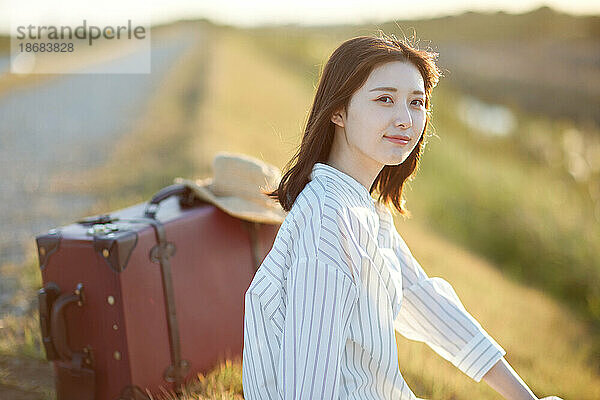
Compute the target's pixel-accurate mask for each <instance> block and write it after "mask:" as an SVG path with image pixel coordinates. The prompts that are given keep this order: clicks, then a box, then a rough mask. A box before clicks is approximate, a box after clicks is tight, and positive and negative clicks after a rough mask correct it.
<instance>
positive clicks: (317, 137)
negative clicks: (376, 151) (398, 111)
mask: <svg viewBox="0 0 600 400" xmlns="http://www.w3.org/2000/svg"><path fill="white" fill-rule="evenodd" d="M380 33H381V35H380V37H371V36H358V37H354V38H352V39H349V40H347V41H345V42H343V43H342V44H341V45H340V46H339V47H338V48H337V49H335V50H334V52H333V53H332V54H331V56H330V58H329V60H328V61H327V63H326V65H325V67H324V68H323V72H322V75H321V78H320V79H319V84H318V87H317V92H316V94H315V98H314V101H313V104H312V107H311V111H310V115H309V118H308V120H307V123H306V128H305V130H304V136H303V137H302V143H301V144H300V146H299V148H298V150H297V152H296V154H295V155H294V157H293V158H292V159H291V160H290V161H289V162H288V163H287V165H286V167H285V168H284V170H287V172H285V173H284V174H283V176H282V179H281V181H280V184H279V187H278V188H277V189H275V190H273V191H271V192H264V193H265V194H266V195H267V196H269V197H271V198H274V199H276V200H277V201H278V202H279V203H280V204H281V206H282V208H283V209H284V210H285V211H289V210H290V209H291V208H292V205H293V204H294V201H295V200H296V197H298V195H299V194H300V192H301V191H302V190H303V189H304V187H305V186H306V184H307V183H308V182H309V180H310V179H309V177H310V173H311V172H312V169H313V166H314V165H315V163H317V162H325V161H326V160H327V159H328V157H329V153H330V151H331V146H332V143H333V138H334V133H335V128H334V123H333V122H332V121H331V117H332V116H333V114H334V112H336V111H337V110H339V109H344V110H346V109H347V106H348V103H349V102H350V99H351V97H352V95H353V94H354V92H355V91H356V90H358V89H360V88H361V87H362V85H363V84H364V83H365V82H366V80H367V79H368V77H369V75H370V73H371V71H372V70H373V69H374V68H375V67H377V66H379V65H381V64H383V63H386V62H390V61H403V62H411V63H413V64H414V65H415V66H416V67H417V68H418V70H419V72H420V73H421V75H422V77H423V81H424V86H425V108H426V110H427V112H426V119H425V126H424V128H423V132H422V135H421V136H420V139H419V142H418V143H417V145H416V146H415V148H414V149H413V151H412V153H411V154H410V155H409V156H408V158H407V159H406V160H405V161H404V162H403V163H401V164H398V165H386V166H384V167H383V168H382V170H381V172H380V173H379V174H378V176H377V178H376V179H375V181H374V182H373V185H372V186H371V188H370V189H369V193H371V194H373V192H374V191H375V190H376V191H377V192H378V193H379V196H378V199H377V201H379V202H380V203H383V204H385V205H386V206H387V205H389V203H392V204H393V205H394V207H395V208H396V209H397V210H398V211H399V212H400V214H402V215H404V216H405V217H409V216H410V212H409V211H408V210H407V209H406V208H405V206H404V200H402V189H403V187H404V183H405V182H406V181H407V180H409V178H411V177H412V176H413V175H414V174H415V173H416V170H417V167H418V164H419V160H420V158H421V155H422V153H423V150H424V148H425V142H424V138H425V134H426V131H427V126H428V124H429V120H430V97H431V92H432V89H433V88H434V87H435V86H436V85H437V83H438V81H439V78H440V76H442V74H441V72H440V70H439V68H438V67H437V65H436V64H435V60H436V59H437V57H438V55H439V54H438V53H435V52H431V51H427V50H420V49H418V48H416V47H414V46H413V45H412V44H410V43H408V42H407V41H406V39H405V40H399V39H397V38H396V37H395V36H394V35H391V36H388V35H386V34H384V33H383V32H381V31H380Z"/></svg>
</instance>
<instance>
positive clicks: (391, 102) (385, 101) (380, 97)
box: [377, 96, 393, 104]
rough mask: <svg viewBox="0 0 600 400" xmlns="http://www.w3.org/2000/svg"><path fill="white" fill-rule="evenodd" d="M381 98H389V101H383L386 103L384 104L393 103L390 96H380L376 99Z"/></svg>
mask: <svg viewBox="0 0 600 400" xmlns="http://www.w3.org/2000/svg"><path fill="white" fill-rule="evenodd" d="M381 99H390V102H387V101H384V103H386V104H390V103H393V101H392V98H391V97H390V96H381V97H380V98H378V99H377V101H379V100H381Z"/></svg>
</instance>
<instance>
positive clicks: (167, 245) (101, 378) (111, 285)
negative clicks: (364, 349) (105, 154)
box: [36, 184, 279, 400]
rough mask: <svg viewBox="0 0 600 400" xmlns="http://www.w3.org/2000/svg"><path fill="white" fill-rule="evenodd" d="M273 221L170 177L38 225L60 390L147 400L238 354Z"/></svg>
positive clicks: (61, 399)
mask: <svg viewBox="0 0 600 400" xmlns="http://www.w3.org/2000/svg"><path fill="white" fill-rule="evenodd" d="M278 229H279V225H270V224H260V223H256V222H250V221H245V220H241V219H238V218H235V217H232V216H230V215H229V214H226V213H225V212H223V211H222V210H220V209H219V208H217V207H215V206H214V205H212V204H209V203H206V202H203V201H200V200H198V199H197V198H195V197H194V195H193V194H192V192H191V191H190V190H189V188H188V187H187V186H185V185H182V184H176V185H171V186H168V187H166V188H164V189H163V190H161V191H160V192H158V193H157V194H156V195H155V196H154V197H153V198H152V200H151V201H150V202H148V203H140V204H137V205H134V206H132V207H129V208H126V209H122V210H119V211H116V212H114V213H111V214H109V215H99V216H95V217H90V218H86V219H84V220H82V221H79V222H77V223H74V224H71V225H68V226H65V227H62V228H60V229H52V230H50V231H49V232H48V233H46V234H42V235H38V236H37V237H36V241H37V246H38V253H39V262H40V268H41V274H42V280H43V288H42V289H40V291H39V307H40V326H41V331H42V336H43V342H44V346H45V349H46V355H47V358H48V360H51V361H53V364H54V370H55V382H56V391H57V399H58V400H75V399H76V400H86V399H95V400H105V399H106V400H108V399H110V400H115V399H127V400H129V399H146V398H148V396H147V390H148V391H149V392H150V393H151V394H155V393H159V392H160V389H161V387H162V388H164V389H168V390H173V391H176V392H177V391H178V390H179V389H180V385H181V383H183V382H184V381H185V380H187V379H190V378H193V377H195V376H196V374H197V373H198V372H202V373H206V372H208V371H209V370H210V369H212V368H213V367H215V366H216V365H217V364H218V363H220V362H222V361H224V360H225V359H236V358H237V359H241V354H242V345H243V319H244V318H243V315H244V294H245V292H246V290H247V288H248V286H249V285H250V281H251V280H252V278H253V276H254V273H255V271H256V268H257V267H258V265H260V263H261V262H262V260H263V259H264V257H265V256H266V254H267V253H268V252H269V250H270V249H271V246H272V245H273V241H274V239H275V236H276V234H277V231H278Z"/></svg>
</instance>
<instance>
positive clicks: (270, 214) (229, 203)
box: [175, 178, 287, 224]
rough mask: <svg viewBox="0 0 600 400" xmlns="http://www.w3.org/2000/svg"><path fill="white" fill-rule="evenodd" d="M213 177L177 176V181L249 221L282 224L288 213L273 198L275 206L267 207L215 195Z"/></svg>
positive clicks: (220, 207)
mask: <svg viewBox="0 0 600 400" xmlns="http://www.w3.org/2000/svg"><path fill="white" fill-rule="evenodd" d="M212 182H213V179H212V178H206V179H198V180H195V181H194V180H190V179H184V178H175V183H179V184H184V185H186V186H189V187H190V189H191V190H192V191H193V192H194V194H195V195H196V196H197V197H198V198H200V199H201V200H205V201H207V202H209V203H211V204H214V205H215V206H217V207H218V208H219V209H221V210H223V211H224V212H226V213H227V214H229V215H231V216H233V217H236V218H241V219H245V220H249V221H255V222H261V223H265V224H281V223H282V222H283V220H284V219H285V217H286V216H287V213H286V212H285V210H283V209H282V208H281V207H280V206H278V205H277V204H276V202H275V200H273V207H272V208H271V207H265V206H261V205H259V204H256V203H254V202H251V201H248V200H245V199H242V198H239V197H234V196H215V195H214V193H213V192H212V191H211V190H210V185H211V184H212Z"/></svg>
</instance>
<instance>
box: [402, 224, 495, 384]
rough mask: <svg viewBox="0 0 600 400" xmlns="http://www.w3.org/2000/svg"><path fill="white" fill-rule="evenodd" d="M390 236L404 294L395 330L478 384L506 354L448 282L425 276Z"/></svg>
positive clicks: (420, 268)
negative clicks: (424, 347)
mask: <svg viewBox="0 0 600 400" xmlns="http://www.w3.org/2000/svg"><path fill="white" fill-rule="evenodd" d="M392 237H393V246H394V252H395V253H396V255H397V256H398V259H399V260H400V263H401V266H402V293H403V301H402V306H401V307H400V312H399V313H398V315H397V316H396V318H395V320H394V329H395V330H396V331H397V332H399V333H400V334H402V335H403V336H405V337H406V338H408V339H412V340H416V341H420V342H424V343H426V344H427V345H428V346H429V347H430V348H431V349H433V350H434V351H435V352H436V353H438V354H439V355H440V356H442V357H443V358H445V359H446V360H448V361H450V362H451V363H452V364H453V365H454V366H456V367H457V368H458V369H460V370H461V371H462V372H464V373H465V374H467V375H468V376H469V377H471V378H472V379H473V380H475V381H476V382H480V381H481V378H482V377H483V376H484V375H485V374H486V372H487V371H488V370H490V369H491V368H492V367H493V366H494V364H496V362H497V361H498V360H499V359H500V358H502V357H503V356H504V355H505V354H506V351H505V350H504V349H503V348H502V347H501V346H500V345H499V344H498V343H497V342H496V341H495V340H494V339H493V338H492V337H491V336H490V335H489V334H488V333H487V332H486V331H485V330H484V329H483V328H482V327H481V325H480V324H479V323H478V322H477V321H476V320H475V318H473V316H472V315H470V314H469V313H468V312H467V310H466V309H465V307H464V306H463V304H462V303H461V301H460V299H459V298H458V296H457V294H456V292H455V290H454V288H453V287H452V285H451V284H450V283H448V281H446V280H445V279H443V278H440V277H429V276H427V274H426V273H425V271H424V270H423V268H422V267H421V265H420V264H419V263H418V262H417V260H416V259H415V258H414V257H413V255H412V254H411V252H410V250H409V248H408V246H407V245H406V243H405V242H404V240H403V239H402V237H401V236H400V234H399V233H398V232H397V231H396V230H395V229H393V232H392Z"/></svg>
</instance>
